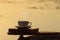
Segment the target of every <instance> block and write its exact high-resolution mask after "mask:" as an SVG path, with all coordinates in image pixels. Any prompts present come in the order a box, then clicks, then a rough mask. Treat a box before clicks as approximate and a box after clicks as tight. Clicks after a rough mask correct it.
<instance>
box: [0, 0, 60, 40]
mask: <svg viewBox="0 0 60 40" xmlns="http://www.w3.org/2000/svg"><path fill="white" fill-rule="evenodd" d="M21 20H23V21H25V20H26V21H30V22H32V29H34V28H39V31H40V32H60V0H0V40H17V39H18V36H19V35H17V36H16V35H13V36H11V35H7V32H8V29H9V28H15V29H16V27H15V26H17V25H18V21H21Z"/></svg>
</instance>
